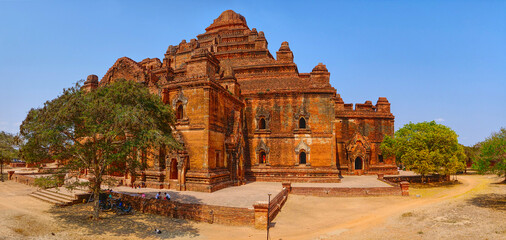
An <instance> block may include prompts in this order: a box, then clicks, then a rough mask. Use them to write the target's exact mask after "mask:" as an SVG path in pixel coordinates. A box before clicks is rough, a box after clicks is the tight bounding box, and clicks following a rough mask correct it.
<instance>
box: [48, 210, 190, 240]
mask: <svg viewBox="0 0 506 240" xmlns="http://www.w3.org/2000/svg"><path fill="white" fill-rule="evenodd" d="M92 209H93V206H92V203H89V204H78V205H73V206H70V207H64V208H59V207H53V208H51V209H50V211H49V213H50V214H52V215H53V216H54V218H55V219H56V220H57V221H58V222H59V223H60V224H62V225H65V226H66V228H69V229H80V230H81V231H82V232H83V234H84V235H90V236H91V235H104V234H105V235H112V236H119V237H137V238H141V239H144V238H149V237H156V238H175V237H188V238H191V237H196V236H198V235H199V233H198V230H197V229H195V228H194V227H193V226H192V223H191V222H188V221H187V220H183V219H174V218H169V217H166V216H157V215H151V214H142V213H136V214H134V215H116V214H115V213H101V215H100V216H101V219H100V220H98V221H97V220H93V219H91V215H92ZM155 229H160V230H161V231H162V233H161V234H156V233H155Z"/></svg>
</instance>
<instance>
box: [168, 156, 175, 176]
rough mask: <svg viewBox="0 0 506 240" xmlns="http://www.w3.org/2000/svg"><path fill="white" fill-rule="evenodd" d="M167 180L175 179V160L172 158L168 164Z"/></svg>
mask: <svg viewBox="0 0 506 240" xmlns="http://www.w3.org/2000/svg"><path fill="white" fill-rule="evenodd" d="M169 179H177V160H176V159H175V158H173V159H172V160H171V162H170V175H169Z"/></svg>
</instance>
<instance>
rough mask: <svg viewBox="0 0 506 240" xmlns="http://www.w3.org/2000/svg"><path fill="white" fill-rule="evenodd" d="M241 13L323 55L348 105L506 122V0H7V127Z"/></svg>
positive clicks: (312, 59)
mask: <svg viewBox="0 0 506 240" xmlns="http://www.w3.org/2000/svg"><path fill="white" fill-rule="evenodd" d="M227 9H232V10H234V11H236V12H237V13H240V14H241V15H243V16H244V17H246V21H247V22H248V26H249V27H250V28H257V30H258V31H264V32H265V36H266V38H267V40H268V42H269V49H270V51H271V53H273V54H275V52H276V51H277V50H278V49H279V46H280V45H281V42H283V41H288V42H289V43H290V48H291V49H292V51H293V53H294V56H295V63H297V64H298V67H299V72H310V71H311V69H312V68H313V67H314V66H316V65H317V64H318V63H319V62H323V63H324V64H326V65H327V68H328V69H329V71H330V72H331V84H332V86H334V87H335V88H336V89H337V91H338V93H340V94H341V97H342V98H343V100H344V101H345V102H346V103H363V102H365V101H366V100H371V101H372V102H373V103H376V101H377V99H378V97H387V98H388V100H389V101H390V103H391V104H392V105H391V109H392V112H393V113H394V115H395V117H396V119H395V125H396V129H398V128H399V127H402V126H403V125H404V124H406V123H408V122H410V121H411V122H421V121H431V120H436V121H438V122H439V123H442V124H445V125H447V126H449V127H451V128H452V129H454V130H455V131H456V132H457V134H459V136H460V137H459V140H460V142H461V143H462V144H464V145H473V144H475V143H476V142H479V141H482V140H483V139H484V138H486V137H487V136H489V135H490V134H491V132H493V131H498V130H499V128H500V127H506V1H463V0H462V1H382V0H374V1H283V2H282V1H257V0H255V1H219V2H218V1H177V2H176V1H174V2H172V1H171V2H169V1H111V0H109V1H9V0H7V1H5V0H0V81H1V85H0V130H3V131H8V132H12V133H16V132H18V131H19V124H20V123H21V121H22V120H23V119H24V118H25V117H26V114H27V112H28V111H29V110H30V108H33V107H40V106H42V105H43V103H44V102H45V101H46V100H50V99H53V98H55V97H57V96H58V95H59V94H60V93H61V92H62V89H63V88H66V87H70V86H72V84H73V83H75V82H76V81H78V80H80V79H85V78H86V76H87V75H89V74H96V75H98V76H99V78H102V76H103V75H104V74H105V73H106V71H107V70H108V69H109V67H111V66H112V64H114V62H115V61H116V59H117V58H119V57H123V56H127V57H130V58H132V59H134V60H136V61H141V60H142V59H144V58H148V57H149V58H153V57H157V58H160V59H162V58H163V54H164V53H165V51H166V50H167V47H168V46H169V45H177V44H179V42H181V40H182V39H186V40H187V41H189V40H190V39H192V38H195V37H196V35H198V34H200V33H203V32H204V31H205V30H204V29H205V28H206V27H207V26H209V25H210V24H211V23H212V21H213V19H215V18H217V17H218V16H219V15H220V13H221V12H223V11H224V10H227Z"/></svg>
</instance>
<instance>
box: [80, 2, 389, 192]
mask: <svg viewBox="0 0 506 240" xmlns="http://www.w3.org/2000/svg"><path fill="white" fill-rule="evenodd" d="M267 44H268V42H267V39H266V37H265V34H264V32H262V31H257V29H255V28H252V29H250V28H249V27H248V25H247V23H246V19H245V18H244V17H243V16H242V15H240V14H237V13H235V12H234V11H232V10H227V11H225V12H223V13H222V14H221V15H220V16H219V17H218V18H217V19H215V20H214V21H213V23H212V24H211V25H210V26H209V27H207V28H206V29H205V33H202V34H199V35H197V38H196V39H191V40H190V41H185V40H183V41H182V42H181V43H179V44H178V45H176V46H172V45H170V46H169V47H168V49H167V51H166V52H165V54H164V58H163V60H160V59H158V58H146V59H144V60H142V61H141V62H136V61H134V60H132V59H130V58H127V57H122V58H120V59H118V60H117V61H116V63H115V64H114V65H113V66H112V67H111V68H110V69H109V70H108V72H107V73H106V74H105V76H104V77H103V78H102V79H101V80H100V82H99V81H98V78H97V77H96V76H94V75H91V76H89V77H88V80H87V81H86V82H85V84H84V86H83V89H85V90H91V89H93V88H96V87H100V86H101V85H104V84H107V83H109V82H111V81H114V80H115V79H120V78H124V79H127V80H132V81H137V82H142V83H144V84H146V85H147V86H148V87H149V89H150V91H151V92H152V93H153V94H157V95H160V96H161V97H162V100H163V102H164V103H166V104H169V105H170V106H172V107H173V109H174V113H175V115H176V118H177V120H176V125H175V135H176V138H177V139H178V141H180V143H181V144H182V146H183V149H182V150H178V151H168V150H167V149H165V148H159V149H153V150H152V151H149V152H146V153H143V154H140V156H139V157H140V160H141V161H142V162H143V163H144V165H145V166H146V167H145V169H142V171H140V172H139V175H138V176H137V179H132V177H131V176H128V174H126V175H123V176H122V177H124V178H125V180H126V182H127V183H132V182H134V181H135V182H144V183H145V184H146V185H148V186H151V187H156V188H170V189H176V190H191V191H205V192H212V191H216V190H219V189H221V188H224V187H228V186H234V185H241V184H244V183H246V182H247V181H291V182H339V181H340V175H341V174H342V175H347V174H355V175H361V174H376V173H384V174H396V173H397V167H396V165H395V160H394V159H393V158H384V157H382V155H381V152H380V149H379V145H380V143H381V141H382V139H383V136H384V135H385V134H388V135H393V133H394V116H393V114H392V113H391V112H390V103H389V102H388V100H387V99H386V98H383V97H380V98H379V99H378V101H377V102H376V104H375V105H373V104H372V102H371V101H366V102H365V103H362V104H359V103H357V104H355V106H353V104H351V103H344V101H343V99H342V98H341V97H340V95H339V94H337V91H336V89H335V88H333V87H332V86H331V85H330V83H329V79H330V73H329V72H328V70H327V68H326V66H325V65H324V64H322V63H319V64H318V65H316V66H315V67H314V68H313V70H312V71H311V72H310V73H300V72H299V71H298V69H297V65H296V64H295V63H294V55H293V52H292V51H291V50H290V46H289V44H288V42H283V43H282V44H281V46H280V48H279V50H278V51H277V52H276V56H275V57H274V56H273V55H272V54H271V53H270V52H269V50H268V48H267ZM316 54H317V53H316ZM357 87H358V86H357Z"/></svg>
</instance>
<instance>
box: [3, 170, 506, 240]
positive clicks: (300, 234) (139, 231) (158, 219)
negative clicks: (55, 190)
mask: <svg viewBox="0 0 506 240" xmlns="http://www.w3.org/2000/svg"><path fill="white" fill-rule="evenodd" d="M459 180H460V181H461V182H462V184H458V185H455V186H449V187H439V188H428V189H411V191H410V192H411V196H410V197H394V196H390V197H354V198H321V197H309V196H296V195H290V197H289V199H288V201H287V203H286V204H285V206H284V207H283V209H282V212H281V213H280V214H279V215H278V216H277V218H276V219H275V221H274V223H273V225H275V226H274V228H272V229H271V231H270V236H271V239H275V240H278V239H283V240H286V239H506V221H504V219H506V186H505V185H498V184H492V183H493V182H499V181H500V179H499V178H496V177H493V176H459ZM33 190H35V189H34V188H31V187H28V186H26V185H23V184H18V183H14V182H5V183H1V182H0V239H93V240H98V239H265V238H266V232H265V231H260V230H255V229H253V228H252V227H233V226H226V225H219V224H208V223H199V222H193V221H186V220H180V219H170V218H167V217H163V216H155V215H147V214H136V215H133V216H116V215H112V214H104V215H103V216H104V219H103V220H101V221H99V222H94V221H90V220H88V217H89V216H90V214H91V213H90V211H89V210H90V209H91V206H90V205H83V204H80V205H75V206H72V207H65V208H56V207H52V206H51V205H50V204H47V203H44V202H41V201H39V200H36V199H33V198H31V197H28V196H27V194H28V193H30V192H31V191H33ZM417 195H418V196H419V197H417ZM155 228H158V229H160V230H162V234H155V233H154V229H155Z"/></svg>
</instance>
